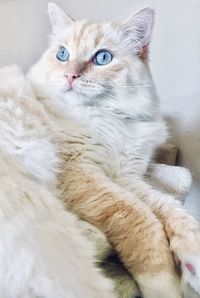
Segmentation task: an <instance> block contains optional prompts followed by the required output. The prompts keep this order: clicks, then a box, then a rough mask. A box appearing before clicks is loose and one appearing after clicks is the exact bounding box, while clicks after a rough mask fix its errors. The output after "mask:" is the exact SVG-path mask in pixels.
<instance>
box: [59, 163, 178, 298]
mask: <svg viewBox="0 0 200 298" xmlns="http://www.w3.org/2000/svg"><path fill="white" fill-rule="evenodd" d="M78 165H79V163H78V162H77V160H76V162H75V164H74V166H72V165H71V164H70V162H68V163H67V164H66V168H65V170H64V171H62V173H61V177H60V185H59V188H60V190H61V192H62V198H63V201H64V202H65V203H66V205H67V206H69V207H70V208H71V209H72V210H73V211H74V212H75V213H77V214H79V216H80V217H82V218H83V219H85V220H87V221H89V222H90V223H92V224H94V225H96V226H97V227H98V228H99V229H101V230H102V231H103V232H104V233H105V235H106V236H107V238H108V239H109V241H110V242H111V244H112V245H113V247H114V248H115V249H116V251H117V253H118V254H119V256H120V258H121V260H122V261H123V263H124V264H125V266H126V267H127V268H128V270H129V272H130V273H131V274H132V275H133V276H134V278H135V279H136V281H137V283H138V284H139V286H140V289H141V291H142V293H143V296H144V298H160V297H162V298H169V297H170V298H178V297H179V298H180V297H181V293H180V285H179V278H178V277H177V274H176V272H175V269H174V264H173V260H172V255H171V253H170V252H169V246H168V241H167V239H166V235H165V232H164V231H163V227H162V225H161V223H160V222H159V221H158V220H157V218H156V217H155V216H154V215H153V213H152V211H151V210H150V208H149V207H148V206H146V204H144V203H143V202H141V201H140V200H138V199H137V198H136V197H135V196H134V195H132V194H130V193H128V192H126V191H125V190H123V189H122V188H121V187H118V186H117V185H115V184H114V183H112V182H111V181H110V180H109V179H108V178H107V177H105V176H104V175H103V174H102V175H101V174H100V173H98V172H97V173H96V172H94V171H92V172H87V171H86V170H85V168H86V167H84V169H81V168H80V165H79V167H78Z"/></svg>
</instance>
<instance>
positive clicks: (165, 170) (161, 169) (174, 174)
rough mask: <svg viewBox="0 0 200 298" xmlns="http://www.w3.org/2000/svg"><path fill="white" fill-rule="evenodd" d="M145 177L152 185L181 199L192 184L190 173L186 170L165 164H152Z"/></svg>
mask: <svg viewBox="0 0 200 298" xmlns="http://www.w3.org/2000/svg"><path fill="white" fill-rule="evenodd" d="M147 177H148V179H149V180H150V182H151V183H153V185H155V186H157V187H159V188H161V189H163V190H165V191H167V192H169V193H171V194H174V195H175V196H176V197H178V198H182V197H183V196H184V195H186V194H187V193H188V191H189V189H190V186H191V183H192V177H191V173H190V171H189V170H188V169H186V168H184V167H178V166H169V165H165V164H153V165H152V166H151V167H150V169H149V171H148V173H147Z"/></svg>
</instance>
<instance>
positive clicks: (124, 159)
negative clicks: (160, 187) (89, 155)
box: [90, 117, 166, 176]
mask: <svg viewBox="0 0 200 298" xmlns="http://www.w3.org/2000/svg"><path fill="white" fill-rule="evenodd" d="M90 127H92V128H91V130H92V129H93V131H95V134H94V135H95V138H97V139H98V141H100V142H101V143H102V144H103V145H104V147H103V148H104V150H105V151H106V152H107V154H105V155H104V156H108V157H109V158H104V159H105V160H104V164H105V165H106V166H107V167H106V168H107V169H110V173H112V175H116V176H117V175H122V176H126V175H144V174H145V172H146V170H147V167H148V164H149V161H150V159H151V157H152V154H153V151H154V150H155V148H156V147H157V146H158V144H160V143H162V142H164V140H165V137H166V132H165V129H164V127H162V123H160V126H159V123H157V122H131V121H129V120H128V121H122V120H121V119H116V118H114V117H113V118H109V120H108V119H105V118H103V117H101V118H99V119H96V121H94V120H93V121H91V122H90Z"/></svg>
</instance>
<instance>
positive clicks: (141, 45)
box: [122, 7, 155, 58]
mask: <svg viewBox="0 0 200 298" xmlns="http://www.w3.org/2000/svg"><path fill="white" fill-rule="evenodd" d="M154 15H155V13H154V10H153V9H151V8H149V7H147V8H144V9H142V10H140V11H138V12H137V13H136V14H134V15H132V16H131V17H129V18H128V19H127V20H126V21H125V22H124V23H123V27H122V34H123V36H124V37H125V38H126V40H127V41H128V44H129V46H130V47H131V48H132V50H133V51H134V53H137V54H139V55H140V56H141V57H143V58H146V56H147V52H148V45H149V42H150V39H151V34H152V30H153V25H154Z"/></svg>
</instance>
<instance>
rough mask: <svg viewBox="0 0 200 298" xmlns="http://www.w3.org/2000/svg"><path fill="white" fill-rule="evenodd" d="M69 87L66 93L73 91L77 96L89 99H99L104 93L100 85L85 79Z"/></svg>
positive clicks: (78, 80)
mask: <svg viewBox="0 0 200 298" xmlns="http://www.w3.org/2000/svg"><path fill="white" fill-rule="evenodd" d="M70 87H71V88H69V89H68V91H74V92H75V93H76V94H78V95H82V96H84V97H89V98H95V97H99V96H100V95H101V94H102V93H103V92H104V90H103V87H102V86H101V85H100V84H98V83H96V82H93V81H91V80H85V79H77V80H75V81H74V82H73V83H72V85H71V86H70Z"/></svg>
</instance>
